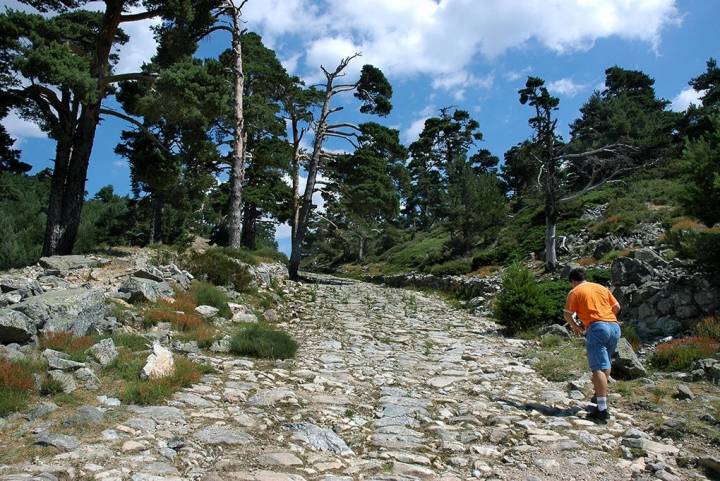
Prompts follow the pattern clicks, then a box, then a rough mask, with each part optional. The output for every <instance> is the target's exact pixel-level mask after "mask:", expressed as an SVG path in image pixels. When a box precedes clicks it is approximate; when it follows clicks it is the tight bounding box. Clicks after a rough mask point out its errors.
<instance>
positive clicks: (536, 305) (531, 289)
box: [493, 263, 557, 334]
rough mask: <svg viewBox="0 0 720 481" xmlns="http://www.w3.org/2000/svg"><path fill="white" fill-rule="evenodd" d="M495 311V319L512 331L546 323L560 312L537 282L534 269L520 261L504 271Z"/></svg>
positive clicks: (494, 307)
mask: <svg viewBox="0 0 720 481" xmlns="http://www.w3.org/2000/svg"><path fill="white" fill-rule="evenodd" d="M493 310H494V314H495V318H496V319H497V320H498V322H499V323H500V324H501V325H503V326H505V327H506V328H507V330H508V332H509V333H510V334H514V333H516V332H518V331H523V330H528V329H532V328H533V327H535V326H538V325H541V324H544V323H546V322H547V321H548V320H549V319H552V318H553V317H554V316H555V315H556V314H557V309H556V306H554V305H553V301H552V299H551V298H550V297H549V296H548V295H547V294H546V292H545V291H543V289H542V288H541V287H540V285H539V284H538V283H537V282H536V281H535V277H534V276H533V274H532V272H530V271H529V270H528V269H527V268H525V267H524V266H522V265H521V264H519V263H515V264H513V265H511V266H510V267H509V268H508V269H507V270H506V271H505V274H504V275H503V287H502V290H501V291H500V293H499V294H498V295H497V297H496V298H495V303H494V306H493Z"/></svg>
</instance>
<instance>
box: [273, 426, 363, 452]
mask: <svg viewBox="0 0 720 481" xmlns="http://www.w3.org/2000/svg"><path fill="white" fill-rule="evenodd" d="M287 427H288V428H289V429H290V430H291V431H293V436H292V437H293V439H297V440H299V441H303V442H305V443H307V444H309V445H310V446H312V447H314V448H315V449H319V450H320V451H331V452H333V453H336V454H340V455H342V456H345V455H348V454H353V452H352V450H351V449H350V448H349V447H348V445H347V444H346V443H345V441H343V439H342V438H341V437H340V436H338V435H337V434H335V431H333V430H331V429H328V428H321V427H319V426H316V425H315V424H311V423H297V424H289V425H288V426H287Z"/></svg>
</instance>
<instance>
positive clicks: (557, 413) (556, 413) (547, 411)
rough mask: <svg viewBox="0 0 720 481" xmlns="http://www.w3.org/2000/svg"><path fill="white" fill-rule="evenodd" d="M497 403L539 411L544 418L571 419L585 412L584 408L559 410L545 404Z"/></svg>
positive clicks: (504, 401) (506, 401) (503, 400)
mask: <svg viewBox="0 0 720 481" xmlns="http://www.w3.org/2000/svg"><path fill="white" fill-rule="evenodd" d="M495 401H497V402H501V403H504V404H507V405H508V406H512V407H514V408H516V409H520V410H523V411H537V412H539V413H540V414H542V415H543V416H553V417H569V416H577V414H578V413H579V412H581V411H585V409H584V408H580V407H572V408H558V407H554V406H546V405H545V404H541V403H537V402H526V403H519V402H517V401H511V400H509V399H495Z"/></svg>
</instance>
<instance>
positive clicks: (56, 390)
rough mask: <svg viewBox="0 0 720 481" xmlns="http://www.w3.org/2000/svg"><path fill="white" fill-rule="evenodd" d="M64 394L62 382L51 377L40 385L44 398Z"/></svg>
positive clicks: (46, 378)
mask: <svg viewBox="0 0 720 481" xmlns="http://www.w3.org/2000/svg"><path fill="white" fill-rule="evenodd" d="M61 392H63V385H62V383H61V382H60V381H56V380H55V379H53V378H51V377H50V376H47V377H45V378H44V379H43V380H42V383H41V384H40V394H42V395H43V396H52V395H55V394H60V393H61Z"/></svg>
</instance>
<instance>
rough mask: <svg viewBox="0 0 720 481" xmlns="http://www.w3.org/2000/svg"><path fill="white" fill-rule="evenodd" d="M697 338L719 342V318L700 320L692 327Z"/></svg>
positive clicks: (711, 317)
mask: <svg viewBox="0 0 720 481" xmlns="http://www.w3.org/2000/svg"><path fill="white" fill-rule="evenodd" d="M693 332H694V333H695V335H696V336H698V337H707V338H710V339H714V340H716V341H718V342H720V316H710V317H706V318H704V319H702V320H701V321H699V322H698V323H697V324H695V326H694V327H693Z"/></svg>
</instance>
